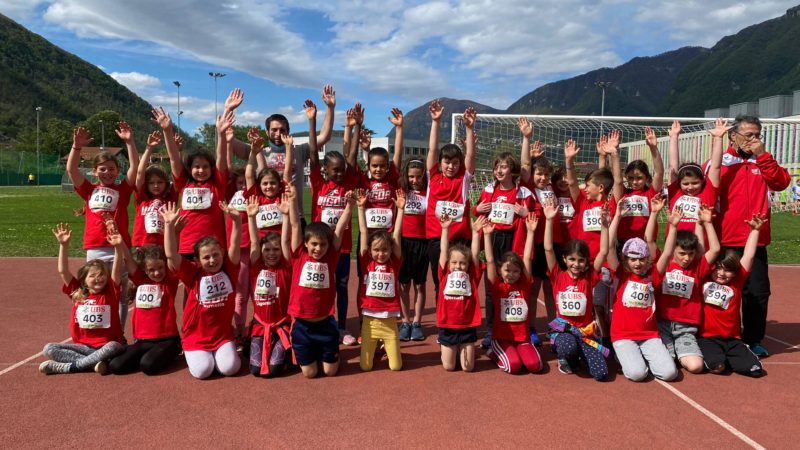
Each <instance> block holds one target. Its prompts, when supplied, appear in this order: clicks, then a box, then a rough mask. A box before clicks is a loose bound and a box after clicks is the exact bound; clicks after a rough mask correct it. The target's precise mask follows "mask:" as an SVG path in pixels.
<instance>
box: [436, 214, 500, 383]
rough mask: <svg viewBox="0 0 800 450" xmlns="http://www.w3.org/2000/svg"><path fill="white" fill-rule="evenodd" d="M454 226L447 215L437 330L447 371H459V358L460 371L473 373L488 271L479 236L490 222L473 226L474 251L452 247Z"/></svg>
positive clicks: (443, 221)
mask: <svg viewBox="0 0 800 450" xmlns="http://www.w3.org/2000/svg"><path fill="white" fill-rule="evenodd" d="M453 222H454V221H453V218H452V217H450V216H448V215H443V216H442V218H441V219H440V226H441V228H442V235H441V237H440V239H441V241H440V251H439V278H441V279H442V280H443V281H444V282H445V283H444V286H442V289H441V290H440V291H439V295H438V297H437V302H436V326H437V327H439V344H440V345H439V347H440V348H441V352H442V366H443V367H444V369H445V370H448V371H453V370H456V358H459V359H460V360H461V369H462V370H464V371H465V372H472V370H473V369H474V368H475V345H474V343H475V342H476V341H477V340H478V334H477V328H478V326H479V325H480V324H481V305H480V300H479V299H478V286H479V285H480V283H481V278H482V277H483V271H484V267H485V266H484V265H483V263H482V262H481V260H480V252H481V240H480V232H481V229H483V227H484V226H485V225H486V224H487V220H486V218H485V217H478V219H477V220H476V221H475V222H473V223H472V244H471V246H472V247H471V248H467V246H466V245H464V244H455V245H452V246H451V245H450V240H449V238H448V236H449V231H450V226H451V225H452V224H453Z"/></svg>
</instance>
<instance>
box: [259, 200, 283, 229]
mask: <svg viewBox="0 0 800 450" xmlns="http://www.w3.org/2000/svg"><path fill="white" fill-rule="evenodd" d="M282 223H283V213H281V212H280V210H279V209H278V204H277V203H272V204H270V205H261V206H259V207H258V214H257V215H256V225H257V226H258V228H261V229H263V228H269V227H274V226H275V225H281V224H282Z"/></svg>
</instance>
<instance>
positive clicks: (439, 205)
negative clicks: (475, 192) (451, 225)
mask: <svg viewBox="0 0 800 450" xmlns="http://www.w3.org/2000/svg"><path fill="white" fill-rule="evenodd" d="M443 215H447V216H448V217H450V218H451V219H453V222H461V220H462V219H463V218H464V205H462V204H461V203H456V202H447V201H444V200H439V201H437V202H436V217H442V216H443Z"/></svg>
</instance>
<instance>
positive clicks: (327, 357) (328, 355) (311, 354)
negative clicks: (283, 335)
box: [292, 316, 339, 366]
mask: <svg viewBox="0 0 800 450" xmlns="http://www.w3.org/2000/svg"><path fill="white" fill-rule="evenodd" d="M292 350H293V351H294V354H295V358H297V363H298V364H300V365H301V366H308V365H311V364H314V363H316V362H317V361H323V362H326V363H335V362H338V361H339V330H338V329H337V328H336V319H334V318H333V316H330V317H327V318H325V319H323V320H320V321H319V322H309V321H307V320H303V319H296V320H295V321H294V325H292Z"/></svg>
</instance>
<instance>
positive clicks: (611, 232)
mask: <svg viewBox="0 0 800 450" xmlns="http://www.w3.org/2000/svg"><path fill="white" fill-rule="evenodd" d="M622 203H623V202H622V199H620V200H618V201H617V211H616V213H615V214H614V218H613V219H611V224H610V225H609V226H608V255H606V262H607V263H608V267H610V268H611V270H616V269H617V267H619V257H618V256H617V231H618V230H619V221H620V219H622V214H623V213H624V211H623V208H622ZM625 209H626V210H627V209H628V208H625ZM650 217H653V214H652V213H651V214H650ZM651 254H654V253H653V252H652V251H651Z"/></svg>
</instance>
